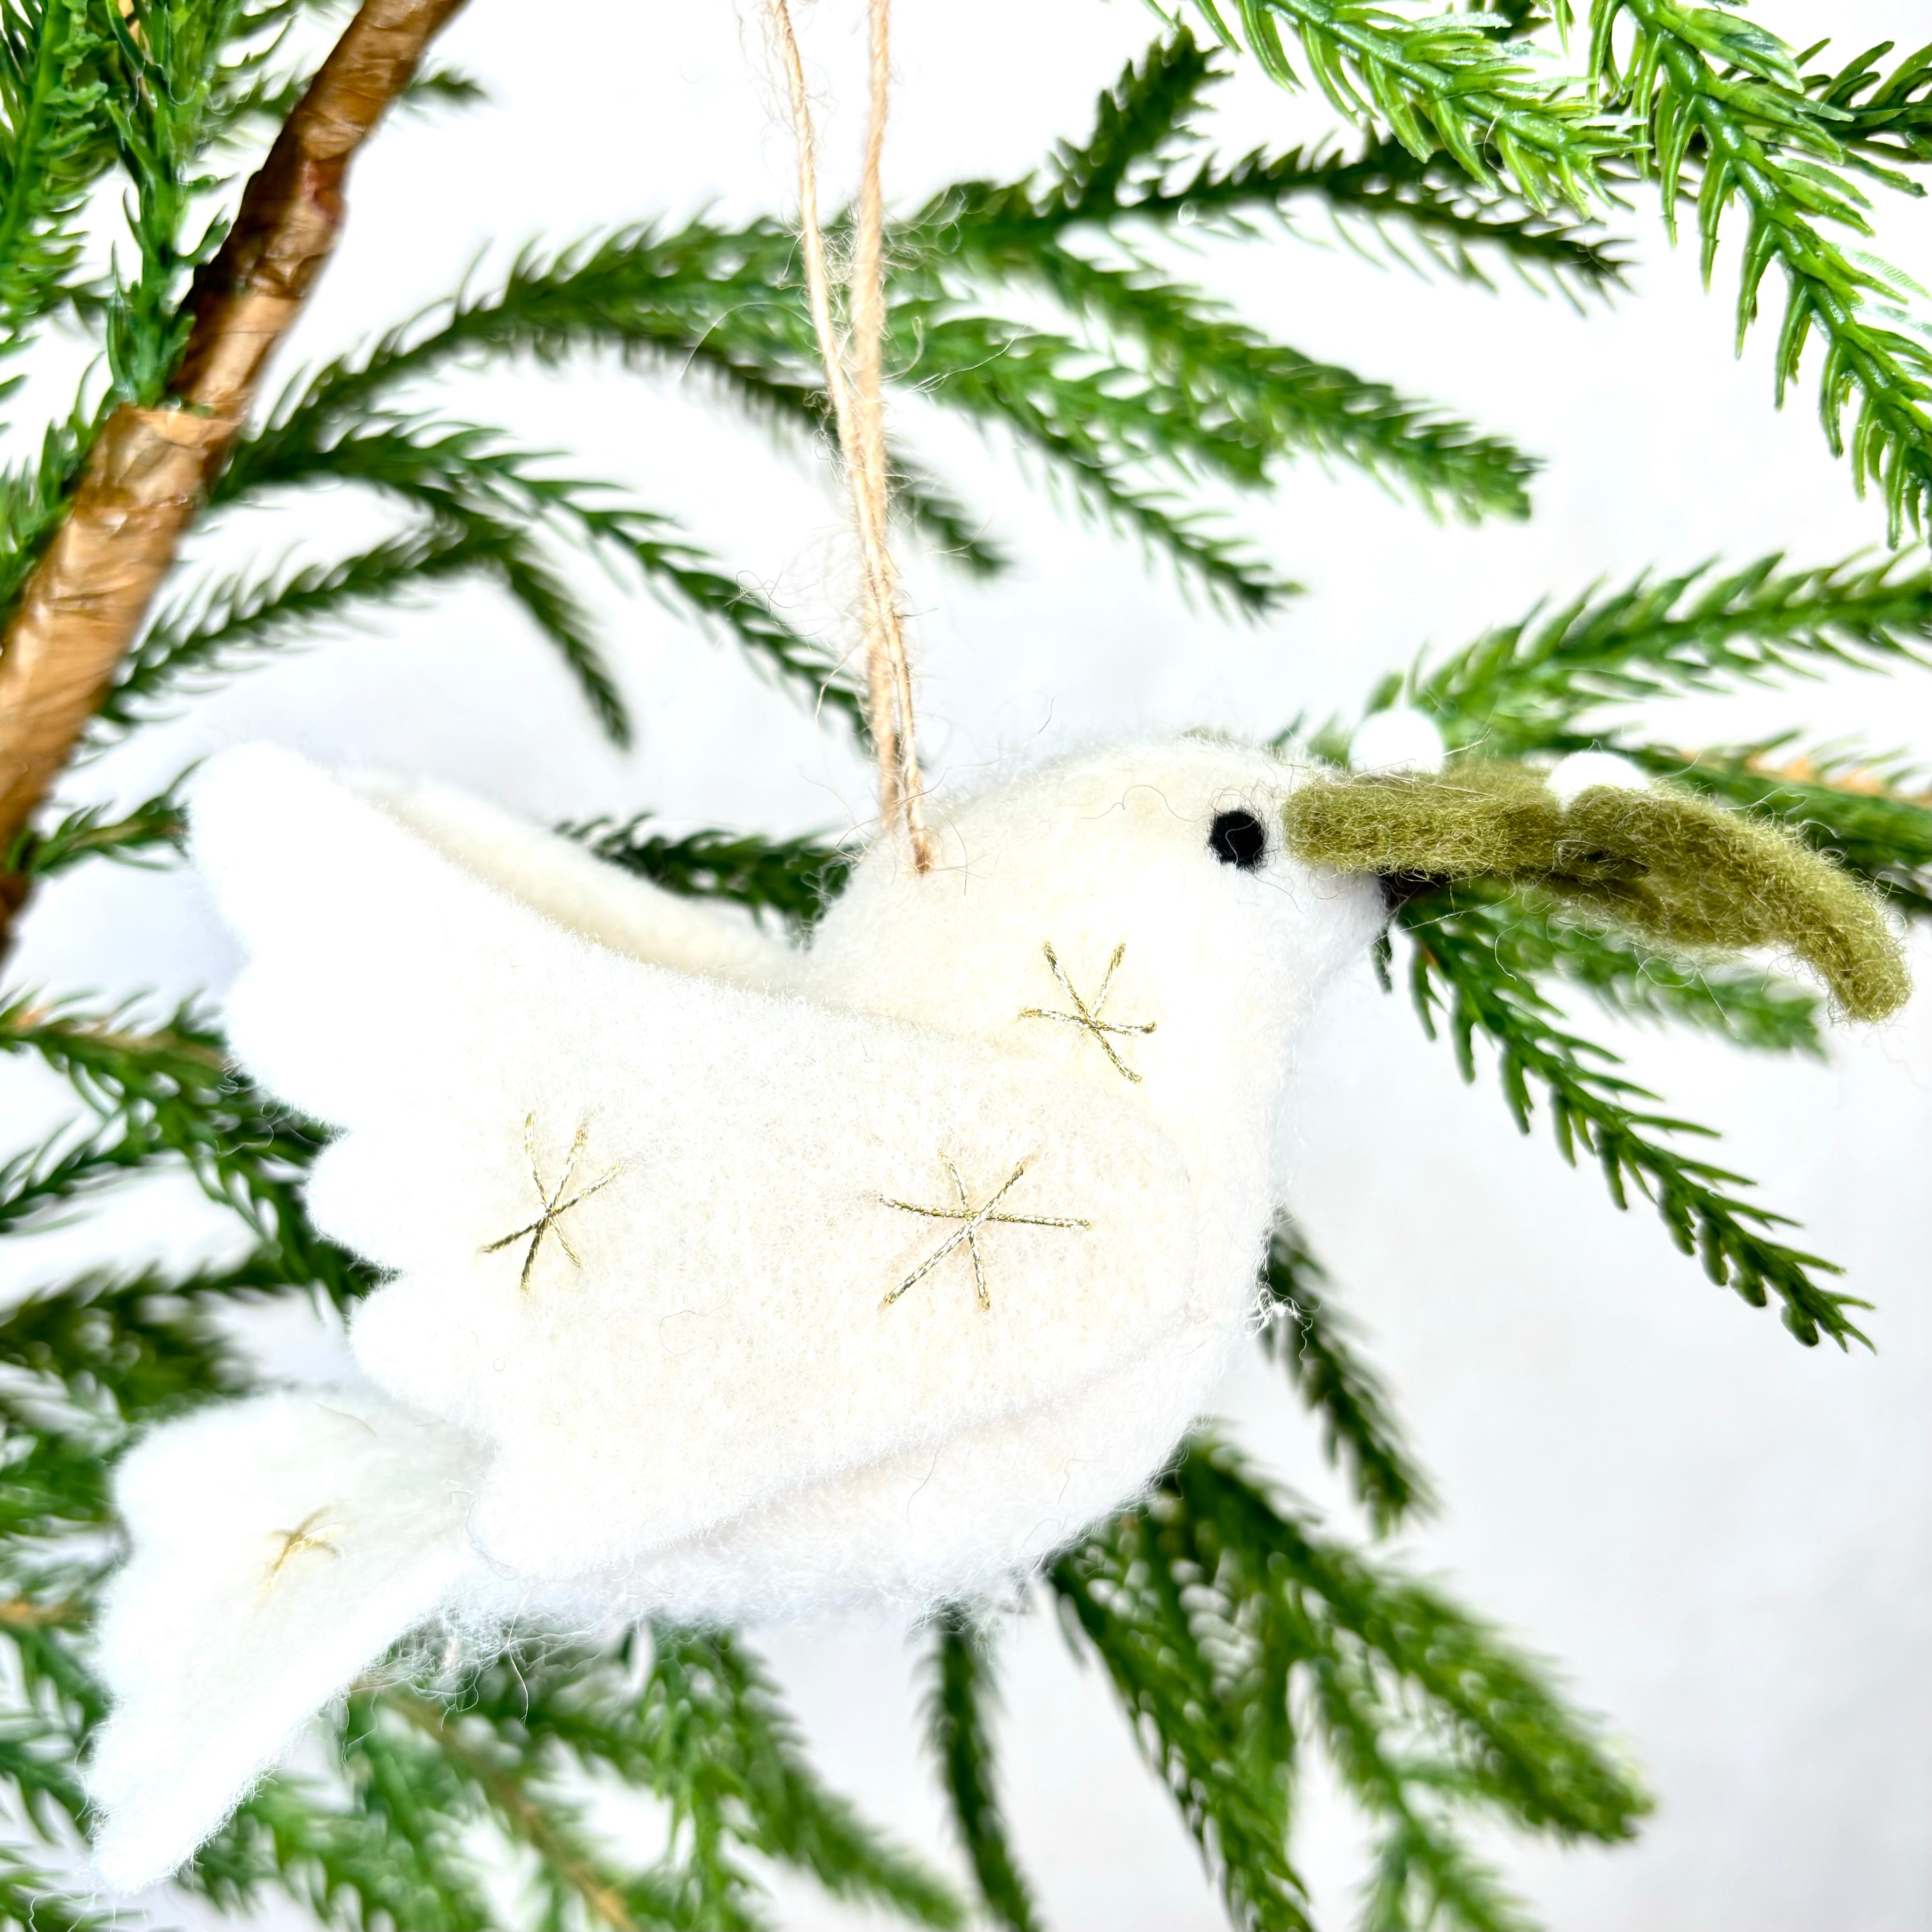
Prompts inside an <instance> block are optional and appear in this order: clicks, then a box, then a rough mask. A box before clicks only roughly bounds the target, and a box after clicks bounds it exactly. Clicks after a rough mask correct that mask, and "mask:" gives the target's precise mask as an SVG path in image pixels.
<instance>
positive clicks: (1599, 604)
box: [1372, 552, 1932, 757]
mask: <svg viewBox="0 0 1932 1932" xmlns="http://www.w3.org/2000/svg"><path fill="white" fill-rule="evenodd" d="M1783 564H1784V557H1783V556H1782V555H1781V554H1780V553H1776V552H1774V553H1772V554H1771V555H1769V556H1763V557H1760V558H1759V559H1757V561H1756V562H1753V563H1750V564H1747V565H1745V566H1744V567H1743V568H1742V569H1739V570H1734V571H1725V572H1722V573H1721V574H1715V575H1714V574H1713V571H1714V569H1715V566H1714V565H1711V564H1709V563H1706V564H1702V565H1699V566H1698V567H1697V568H1695V569H1694V570H1688V571H1682V572H1680V573H1679V574H1676V575H1675V576H1669V577H1652V576H1650V575H1649V574H1645V575H1643V576H1640V577H1636V578H1634V579H1633V580H1631V582H1630V583H1627V584H1625V585H1623V586H1622V587H1620V588H1619V589H1616V590H1613V591H1611V592H1608V593H1607V594H1605V593H1604V592H1602V591H1601V588H1600V586H1595V585H1593V586H1592V587H1591V588H1590V589H1588V590H1586V591H1585V592H1583V594H1582V595H1580V596H1578V597H1576V598H1573V599H1572V600H1571V601H1570V602H1568V604H1562V605H1559V607H1557V608H1556V609H1555V610H1552V611H1550V613H1547V615H1546V614H1544V613H1542V612H1541V610H1537V611H1532V613H1530V615H1529V616H1527V617H1526V618H1525V619H1523V620H1522V621H1521V622H1518V623H1515V624H1510V625H1503V626H1502V627H1500V628H1498V629H1496V630H1493V631H1487V632H1486V633H1485V634H1484V635H1483V636H1482V637H1480V638H1478V640H1476V642H1475V643H1473V644H1472V645H1470V646H1468V647H1467V648H1466V649H1463V650H1462V651H1460V652H1456V653H1454V655H1451V656H1450V657H1448V658H1445V659H1443V660H1442V661H1440V662H1439V663H1436V664H1433V665H1426V664H1419V665H1418V666H1417V667H1416V668H1415V670H1412V671H1411V672H1410V673H1409V674H1408V675H1407V676H1406V677H1401V676H1397V677H1394V678H1391V679H1390V680H1388V682H1387V683H1386V684H1385V685H1383V686H1382V688H1381V689H1380V690H1379V691H1378V692H1377V694H1376V697H1375V699H1374V700H1372V702H1373V703H1376V704H1377V705H1379V704H1382V703H1392V702H1393V701H1394V700H1395V698H1396V697H1397V696H1398V695H1399V694H1406V697H1407V699H1408V701H1409V702H1410V703H1414V704H1415V705H1418V706H1420V707H1421V708H1422V709H1425V710H1427V711H1429V712H1431V713H1432V714H1433V715H1434V716H1435V717H1436V718H1437V720H1438V721H1439V723H1440V724H1441V725H1442V730H1443V732H1444V734H1445V736H1446V737H1447V738H1448V740H1449V742H1451V744H1452V745H1457V746H1463V745H1476V744H1480V745H1481V746H1482V748H1483V749H1484V751H1485V752H1486V753H1487V754H1490V755H1492V756H1495V757H1512V756H1517V755H1520V754H1521V753H1523V752H1524V751H1542V750H1551V749H1561V750H1568V749H1571V748H1572V745H1571V743H1570V742H1569V741H1570V740H1571V739H1572V738H1574V737H1575V736H1577V734H1578V733H1580V731H1581V730H1582V727H1583V723H1584V721H1586V719H1588V718H1589V717H1590V716H1591V715H1592V714H1593V713H1595V712H1597V711H1598V710H1599V709H1601V707H1602V706H1605V705H1615V704H1640V703H1649V702H1652V701H1654V700H1658V699H1661V698H1668V697H1682V696H1685V695H1687V694H1693V693H1702V692H1711V691H1725V690H1728V689H1730V688H1733V687H1735V686H1736V685H1739V684H1742V683H1748V684H1766V683H1772V682H1778V681H1781V680H1783V679H1787V678H1793V677H1806V676H1816V675H1818V674H1819V673H1821V672H1823V671H1825V670H1829V669H1831V668H1832V667H1837V666H1849V667H1855V668H1857V669H1859V670H1882V669H1891V668H1895V667H1900V666H1903V665H1907V664H1915V665H1925V664H1928V663H1932V574H1928V573H1927V569H1926V567H1925V565H1924V562H1923V561H1922V559H1916V558H1913V557H1911V556H1895V557H1888V558H1885V559H1880V560H1879V561H1878V562H1866V561H1864V559H1860V558H1857V557H1852V558H1849V559H1846V561H1845V562H1842V563H1834V564H1825V565H1820V566H1817V567H1816V568H1812V569H1808V570H1795V571H1787V570H1785V569H1784V568H1782V565H1783Z"/></svg>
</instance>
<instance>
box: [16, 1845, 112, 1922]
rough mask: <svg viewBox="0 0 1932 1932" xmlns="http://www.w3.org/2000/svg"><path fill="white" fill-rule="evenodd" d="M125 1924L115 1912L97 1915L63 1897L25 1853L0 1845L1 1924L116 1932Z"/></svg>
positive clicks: (79, 1903)
mask: <svg viewBox="0 0 1932 1932" xmlns="http://www.w3.org/2000/svg"><path fill="white" fill-rule="evenodd" d="M123 1923H124V1921H123V1919H122V1918H121V1914H120V1913H119V1912H115V1911H112V1910H110V1911H107V1912H97V1911H96V1910H95V1909H94V1908H93V1907H92V1906H90V1905H88V1904H86V1903H83V1901H82V1900H80V1899H77V1898H73V1897H63V1896H62V1894H61V1892H60V1891H58V1889H57V1888H56V1886H55V1880H54V1879H52V1877H50V1876H49V1875H48V1874H47V1873H46V1872H44V1871H43V1870H41V1869H40V1867H38V1866H37V1865H36V1864H34V1863H33V1862H32V1861H31V1860H30V1859H29V1858H28V1857H27V1856H26V1854H25V1853H24V1852H20V1851H17V1850H16V1849H14V1848H13V1846H11V1845H7V1844H0V1925H18V1926H21V1927H26V1928H27V1932H117V1928H118V1927H120V1926H121V1924H123Z"/></svg>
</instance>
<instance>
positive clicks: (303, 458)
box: [161, 413, 861, 744]
mask: <svg viewBox="0 0 1932 1932" xmlns="http://www.w3.org/2000/svg"><path fill="white" fill-rule="evenodd" d="M538 460H539V459H538V457H537V456H536V455H535V454H533V453H532V452H526V451H523V450H519V449H514V448H513V447H509V446H505V443H504V442H503V440H502V438H501V437H500V436H499V434H498V433H497V432H496V431H491V430H487V429H484V428H479V427H478V426H476V425H463V426H459V427H455V428H452V427H449V426H447V425H438V424H433V423H429V422H423V421H421V420H419V419H407V418H383V417H377V418H374V419H371V421H370V422H369V423H368V425H366V426H365V427H364V428H361V429H359V430H358V431H353V432H345V433H342V434H335V433H333V432H332V431H330V430H329V428H328V426H327V425H326V424H318V423H317V422H315V421H314V420H311V419H310V418H308V416H305V415H302V414H301V413H298V414H297V415H296V416H293V417H292V418H290V419H288V420H287V421H284V422H278V423H275V424H272V425H270V426H269V428H267V429H266V430H265V431H263V432H262V433H261V434H260V435H259V436H257V437H253V438H250V439H247V440H245V441H244V442H243V443H242V444H241V445H240V446H239V447H238V449H237V450H236V454H235V458H234V460H233V462H232V463H231V464H230V466H229V472H228V473H227V475H225V476H224V477H223V481H222V484H221V486H220V491H219V493H218V496H217V500H220V501H226V502H247V501H251V500H254V499H257V498H258V497H260V496H261V495H263V493H266V492H268V491H269V490H277V489H285V488H288V487H293V486H296V485H299V484H306V483H310V482H313V481H318V480H320V479H322V478H331V479H334V480H335V481H342V480H345V479H346V480H348V481H355V482H359V483H362V484H366V485H368V487H372V488H374V489H377V490H382V491H384V492H386V493H388V494H389V495H392V496H396V497H398V498H400V499H401V500H403V501H404V502H408V503H410V504H411V505H413V506H415V507H416V508H419V509H420V510H422V511H426V512H427V513H428V514H429V516H430V517H431V519H432V522H433V524H434V525H436V526H440V528H432V529H431V530H430V531H428V532H424V533H422V534H421V535H419V536H418V537H416V538H413V539H404V540H402V542H401V545H400V546H396V545H386V546H382V547H379V548H378V550H375V551H372V552H371V553H369V555H368V559H367V560H366V562H365V560H362V559H352V560H351V565H344V566H338V568H343V569H345V570H348V569H350V568H351V566H352V565H353V566H354V571H353V575H352V576H351V577H348V578H347V579H345V580H344V582H343V583H341V584H339V585H338V584H336V583H333V582H332V581H330V580H329V579H328V577H327V575H326V573H323V574H319V575H318V576H317V577H316V578H315V580H314V583H313V585H312V586H311V585H310V584H308V583H305V582H298V583H296V585H295V586H293V587H294V588H295V589H296V590H298V591H299V592H300V593H301V599H302V609H301V610H300V611H299V613H296V614H299V615H300V616H302V617H303V618H305V619H308V618H311V617H312V616H314V615H316V614H317V613H325V614H326V611H327V610H328V608H329V605H330V604H331V601H332V600H335V599H338V598H343V599H347V598H356V597H368V596H384V597H386V596H390V595H395V594H400V593H401V592H404V591H406V590H407V587H408V581H409V578H410V575H411V574H412V571H413V569H414V568H417V566H414V565H413V564H412V562H411V550H410V546H411V544H416V545H419V546H425V548H424V550H423V552H422V553H423V555H424V556H425V566H423V567H424V568H430V567H431V566H434V568H433V570H432V574H442V573H443V572H448V571H459V570H460V571H484V572H487V574H490V575H492V576H493V577H496V579H497V580H499V581H500V582H501V583H502V586H503V587H504V588H505V589H506V590H508V592H510V594H511V595H512V596H513V597H514V598H516V599H517V601H518V602H519V603H520V604H522V605H523V608H524V610H525V611H526V613H528V615H529V616H530V618H531V619H532V622H535V624H536V625H537V626H538V628H539V629H540V630H541V631H542V632H543V634H544V636H545V637H547V639H548V640H550V642H551V643H553V645H554V646H556V648H557V649H558V650H559V652H560V653H561V654H562V656H563V658H564V659H565V663H566V664H568V666H569V667H570V668H571V670H572V671H573V673H574V674H575V676H576V677H577V681H578V682H579V684H580V686H581V687H582V688H583V691H584V694H585V696H586V698H587V699H588V700H589V701H590V703H591V704H592V708H593V709H595V711H596V712H597V714H598V717H599V718H600V720H601V721H602V722H603V723H604V727H605V728H606V730H608V731H609V732H610V733H611V736H613V739H615V740H616V742H618V743H620V744H622V743H625V742H628V733H629V724H628V718H627V717H626V715H625V711H624V708H623V705H622V700H621V698H620V697H619V694H618V692H617V691H616V686H615V685H614V684H613V682H612V681H611V679H610V675H609V673H608V672H607V670H605V669H604V665H603V662H602V659H601V655H600V653H599V652H598V646H597V642H596V639H595V634H594V627H593V625H592V622H591V619H590V618H589V615H588V613H586V612H585V611H584V610H583V609H582V608H581V607H580V605H579V604H578V603H577V600H576V598H574V596H573V595H571V592H570V591H569V589H568V586H566V585H565V583H563V582H562V580H561V579H560V578H559V577H557V575H556V573H555V572H554V571H553V569H552V568H551V567H550V565H549V564H548V563H547V561H546V560H545V559H544V555H543V553H542V551H541V550H540V548H539V547H538V546H537V544H535V542H534V541H532V538H531V537H530V535H529V533H528V531H527V529H526V527H525V526H526V525H527V524H529V523H531V522H532V521H535V522H539V523H543V524H545V525H547V526H550V527H551V528H553V529H556V530H558V531H559V532H560V533H562V534H563V535H568V536H573V537H574V538H576V539H577V540H578V541H581V542H582V543H583V544H586V545H587V546H588V547H590V548H592V550H598V551H601V552H602V553H605V554H606V555H609V556H621V557H622V559H624V560H625V562H627V563H628V564H629V565H631V567H632V568H634V569H635V570H636V571H637V573H638V574H639V576H640V577H641V578H642V580H643V582H644V583H646V585H647V586H649V587H650V588H651V589H653V590H655V591H656V592H659V593H660V594H661V595H664V597H666V598H667V600H668V601H670V602H671V603H672V604H674V605H675V606H676V607H678V608H679V610H682V612H684V613H688V614H690V615H693V616H697V618H699V619H700V620H702V621H703V622H705V623H706V624H707V625H709V626H711V627H712V628H714V629H715V630H717V631H721V632H722V633H724V634H725V635H727V636H728V637H730V638H731V639H732V640H733V641H734V642H735V643H737V644H738V645H739V647H740V648H741V649H743V650H744V651H745V652H746V653H747V654H748V655H749V656H750V658H751V660H752V661H753V663H754V664H757V665H759V666H760V667H763V668H764V669H766V670H769V671H771V672H772V673H774V674H775V676H777V677H778V678H779V679H781V681H783V682H787V683H788V684H790V685H793V686H794V687H796V688H799V689H801V690H802V691H805V692H807V693H808V694H809V695H810V698H811V702H812V703H814V705H819V704H823V705H826V706H829V707H830V708H831V709H832V710H834V711H835V712H837V713H838V714H839V715H841V716H842V717H844V718H846V719H847V721H850V722H851V723H852V724H853V725H854V726H855V727H856V725H857V724H858V721H859V715H860V709H861V707H860V703H859V697H858V694H857V692H856V689H855V688H854V687H853V684H852V682H851V679H850V675H849V673H847V672H845V671H844V670H843V669H842V667H841V666H840V665H839V664H838V663H837V661H835V660H834V659H833V658H832V657H830V656H829V654H828V653H827V652H826V650H825V649H823V646H820V645H819V644H817V643H815V642H814V640H811V639H810V638H808V637H805V636H803V635H802V634H800V633H799V632H798V631H795V630H793V628H792V627H791V626H790V625H788V624H787V623H786V622H785V621H784V619H783V618H782V617H781V616H779V615H778V613H777V612H776V611H775V610H773V609H772V607H771V606H770V605H769V604H768V603H766V601H765V600H764V599H763V598H761V597H760V596H759V595H757V593H756V592H754V591H751V590H750V589H747V588H746V587H745V586H744V585H743V584H742V583H739V582H738V581H737V580H735V579H734V578H732V577H727V576H725V575H724V574H723V573H722V572H721V571H719V570H718V569H716V568H714V567H713V566H712V559H710V558H709V556H707V555H706V553H704V552H703V550H700V549H699V548H698V547H697V546H695V545H694V544H691V543H690V542H688V541H686V540H685V539H684V538H680V537H677V536H674V535H670V534H668V533H667V532H670V530H671V529H672V527H673V526H671V525H670V523H668V522H667V520H666V519H664V518H663V517H658V516H655V515H653V514H651V513H650V512H649V511H643V510H638V509H634V508H627V507H624V506H622V505H619V506H617V507H615V508H613V507H610V506H609V505H607V504H605V503H604V502H600V501H599V500H598V499H600V498H602V497H604V496H608V495H610V494H611V493H613V486H611V485H609V484H600V483H595V482H592V481H585V480H583V479H580V478H571V477H556V476H550V475H544V473H542V472H541V471H539V470H538V469H536V468H535V467H534V465H535V463H537V462H538ZM390 586H393V589H392V588H390ZM260 594H261V595H263V597H264V598H266V615H268V616H269V617H270V618H271V619H274V620H276V621H279V620H280V619H281V616H282V615H283V608H282V607H281V605H280V604H278V595H279V593H278V592H275V591H272V590H266V589H265V590H264V591H263V592H262V593H260ZM220 595H222V593H220V592H216V593H214V598H215V599H217V600H218V599H219V598H220ZM241 614H242V615H243V616H245V617H247V618H248V619H249V620H250V625H249V628H251V630H258V629H259V628H260V626H259V625H258V624H257V622H255V621H254V612H253V610H249V609H248V608H246V607H244V609H243V610H242V613H241ZM166 622H167V620H166V619H163V625H162V629H163V645H162V646H161V648H162V649H163V650H164V651H165V652H167V653H168V654H169V659H170V660H171V658H172V653H173V652H175V651H176V650H178V649H181V648H183V646H182V644H181V643H178V642H177V641H176V640H175V639H174V638H172V637H170V636H169V634H168V631H167V630H166ZM220 628H223V626H221V625H217V629H220ZM212 648H214V649H225V648H227V641H226V639H224V638H220V637H217V639H216V640H214V645H213V646H212ZM196 649H198V650H199V651H201V652H204V653H205V652H208V650H209V649H211V646H209V645H208V644H207V643H199V642H198V643H197V644H196ZM163 674H165V673H163Z"/></svg>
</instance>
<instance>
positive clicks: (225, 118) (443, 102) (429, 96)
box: [220, 67, 490, 140]
mask: <svg viewBox="0 0 1932 1932" xmlns="http://www.w3.org/2000/svg"><path fill="white" fill-rule="evenodd" d="M307 86H308V79H307V77H302V76H299V77H296V78H295V79H293V80H290V79H287V78H285V77H275V76H273V75H269V74H260V75H255V76H251V77H248V78H247V79H246V80H244V81H243V82H242V84H240V85H239V86H238V85H234V84H232V83H231V84H230V85H229V86H228V87H226V88H225V89H224V90H223V98H222V101H221V104H220V114H221V131H222V136H223V139H227V140H234V139H237V138H238V137H240V136H245V135H246V133H248V131H249V124H251V123H262V122H266V123H267V124H269V126H271V127H280V126H281V124H282V123H283V122H284V121H285V120H287V118H288V117H289V115H290V114H291V113H293V111H294V110H295V107H296V104H297V103H298V102H299V101H300V100H301V99H302V92H303V90H304V89H305V88H306V87H307ZM489 98H490V95H489V90H488V89H486V88H485V87H484V86H483V84H482V83H481V82H480V81H478V80H476V79H475V77H473V76H472V75H469V74H464V73H463V72H462V71H460V69H458V68H452V67H434V68H429V69H428V70H427V71H425V72H423V73H420V74H417V75H416V77H415V79H414V80H411V81H410V83H408V85H407V86H405V87H404V89H403V91H402V92H401V93H400V94H399V95H397V97H396V101H395V111H396V112H397V113H399V114H408V113H414V114H429V113H437V112H440V111H441V110H446V109H457V110H461V109H463V108H469V107H481V106H482V105H483V104H484V103H485V102H487V101H488V100H489Z"/></svg>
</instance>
